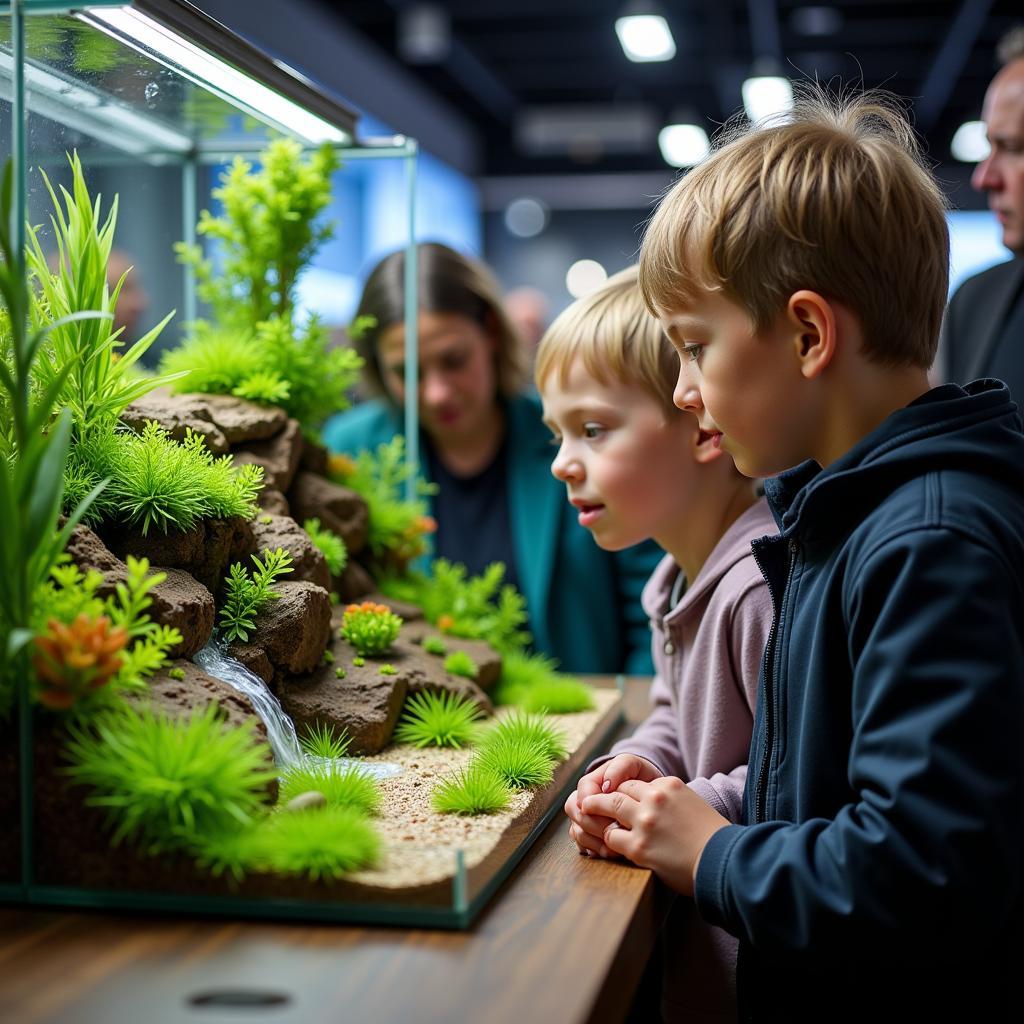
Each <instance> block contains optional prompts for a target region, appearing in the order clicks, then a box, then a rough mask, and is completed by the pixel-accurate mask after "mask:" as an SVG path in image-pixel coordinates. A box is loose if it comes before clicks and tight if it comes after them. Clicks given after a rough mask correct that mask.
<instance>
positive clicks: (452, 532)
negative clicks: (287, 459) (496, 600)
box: [323, 243, 657, 673]
mask: <svg viewBox="0 0 1024 1024" xmlns="http://www.w3.org/2000/svg"><path fill="white" fill-rule="evenodd" d="M404 275H405V253H404V250H402V251H399V252H395V253H392V254H391V255H390V256H387V257H386V258H385V259H384V260H382V261H381V262H380V263H379V264H378V265H377V266H376V267H375V268H374V270H373V271H372V273H371V274H370V276H369V278H368V279H367V282H366V286H365V288H364V290H363V295H362V298H361V300H360V303H359V309H358V312H357V316H372V317H373V318H374V319H375V320H376V324H377V326H376V327H375V328H374V329H373V330H371V331H367V332H366V333H364V334H363V335H362V337H361V338H360V340H359V342H358V344H357V347H358V348H359V350H360V352H361V354H362V355H363V357H364V358H365V360H366V366H365V369H364V376H365V384H366V386H367V388H368V390H370V391H371V392H372V393H373V394H375V395H377V396H379V397H377V398H375V399H372V400H370V401H367V402H364V403H363V404H361V405H359V406H357V407H356V408H355V409H352V410H349V411H348V412H345V413H342V414H340V415H338V416H336V417H334V418H333V419H331V420H330V421H329V422H328V424H327V426H326V428H325V429H324V435H323V436H324V441H325V443H326V444H327V446H328V447H329V448H331V449H332V450H333V451H337V452H345V453H348V454H355V453H358V452H360V451H362V450H366V449H372V448H375V447H376V446H377V445H378V444H381V443H382V442H385V441H388V440H390V439H391V438H392V437H393V436H394V435H395V434H397V433H399V432H400V431H401V429H402V420H401V406H402V401H403V397H404V389H405V384H404V381H405V324H404V318H405V296H404ZM418 284H419V310H420V312H419V316H418V322H417V330H418V345H419V416H420V420H419V423H420V451H421V459H420V463H421V466H422V469H423V475H424V476H425V477H426V478H427V479H428V480H430V481H432V482H433V483H436V484H437V485H438V493H437V494H436V495H435V496H434V498H433V509H432V514H433V516H434V518H435V519H436V520H437V524H438V530H437V533H436V535H435V536H434V554H435V555H436V556H441V557H444V558H447V559H449V560H451V561H455V562H461V563H463V564H465V565H466V566H467V568H468V569H469V570H470V571H471V572H474V573H478V572H480V571H482V570H483V569H484V568H485V567H486V566H487V565H488V564H489V563H490V562H495V561H500V562H504V563H505V566H506V579H508V580H509V581H510V582H512V583H514V584H515V585H516V586H517V587H518V588H519V590H520V591H522V593H523V595H524V596H525V598H526V605H527V611H528V613H529V629H530V632H531V633H532V634H533V642H534V647H535V649H536V650H538V651H541V652H543V653H544V654H548V655H550V656H552V657H555V658H557V659H558V661H559V664H560V667H561V668H562V669H563V670H564V671H568V672H621V671H627V672H635V673H649V672H650V671H651V662H650V654H649V650H648V648H649V646H650V636H649V632H648V629H647V624H646V622H644V621H643V620H642V618H641V616H640V615H638V614H637V612H636V609H637V608H639V597H640V591H641V589H642V587H643V583H644V580H645V579H646V577H647V576H648V575H650V573H651V571H652V570H653V568H654V565H655V564H656V562H657V550H656V549H655V548H653V547H649V546H646V545H644V546H641V547H636V548H631V549H629V550H627V551H624V552H620V553H618V554H614V555H613V554H609V553H608V552H604V551H601V550H600V549H598V548H596V547H595V546H594V544H593V542H592V541H591V539H590V536H589V534H588V533H587V531H586V530H584V529H582V528H581V527H580V526H579V525H578V523H577V521H576V519H577V510H575V509H573V508H571V507H570V506H569V505H568V504H567V503H566V501H565V494H564V488H563V486H562V484H560V483H558V482H557V481H556V480H555V479H554V478H553V477H552V476H551V472H550V465H551V447H550V436H549V434H548V430H547V428H546V427H545V426H544V425H543V423H542V421H541V409H540V405H539V403H538V401H537V400H536V398H535V397H534V396H531V395H529V394H527V393H526V391H525V386H526V353H525V350H524V346H523V344H522V341H521V340H520V338H519V337H518V335H517V334H516V333H515V330H514V329H513V327H512V325H511V323H510V322H509V319H508V317H507V316H506V314H505V312H504V310H503V309H502V305H501V297H500V296H501V293H500V290H499V288H498V285H497V282H496V281H495V280H494V278H493V276H492V275H491V273H490V272H489V271H488V270H487V268H486V267H484V266H483V265H482V264H480V263H477V262H475V261H473V260H470V259H468V258H466V257H464V256H462V255H460V254H459V253H457V252H455V251H454V250H452V249H449V248H448V247H447V246H444V245H439V244H436V243H424V244H421V245H420V246H419V249H418Z"/></svg>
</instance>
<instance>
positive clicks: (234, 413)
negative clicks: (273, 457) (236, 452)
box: [203, 395, 288, 445]
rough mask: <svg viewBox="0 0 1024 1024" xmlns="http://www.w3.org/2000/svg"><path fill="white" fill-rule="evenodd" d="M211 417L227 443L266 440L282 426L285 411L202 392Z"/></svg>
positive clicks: (285, 414) (231, 396) (284, 420)
mask: <svg viewBox="0 0 1024 1024" xmlns="http://www.w3.org/2000/svg"><path fill="white" fill-rule="evenodd" d="M203 400H204V401H205V403H206V406H207V408H208V410H209V413H210V419H211V420H212V421H213V422H214V423H215V424H216V425H217V427H218V428H219V430H220V432H221V433H222V434H223V435H224V436H225V437H226V438H227V440H228V444H232V445H234V444H244V443H245V442H246V441H265V440H266V439H267V438H270V437H273V436H274V435H275V434H278V433H280V432H281V431H282V430H283V429H284V425H285V423H286V422H287V421H288V414H287V413H286V412H285V411H284V409H279V408H278V407H277V406H276V405H259V404H258V403H256V402H250V401H249V400H248V399H245V398H235V397H234V396H233V395H204V396H203Z"/></svg>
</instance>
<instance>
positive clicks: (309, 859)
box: [258, 806, 381, 881]
mask: <svg viewBox="0 0 1024 1024" xmlns="http://www.w3.org/2000/svg"><path fill="white" fill-rule="evenodd" d="M259 832H260V839H259V854H258V860H259V862H260V864H261V866H265V867H266V869H267V870H270V871H277V872H280V873H281V874H285V875H302V876H304V877H306V878H309V879H311V880H312V881H316V880H317V879H318V878H323V879H336V878H341V877H342V876H343V875H346V874H348V873H349V872H351V871H358V870H359V869H360V868H365V867H371V866H372V865H373V864H375V863H376V862H377V860H378V859H379V857H380V846H381V844H380V837H379V836H378V835H377V832H376V830H375V829H374V827H373V826H372V825H371V824H370V822H369V821H368V820H367V818H366V816H365V815H363V814H362V813H360V812H359V811H357V810H354V809H353V808H351V807H330V806H328V807H320V808H316V809H313V810H308V811H300V812H287V811H284V812H279V813H277V814H273V815H271V816H270V817H269V818H268V819H267V820H266V822H265V823H263V825H262V827H261V828H260V830H259Z"/></svg>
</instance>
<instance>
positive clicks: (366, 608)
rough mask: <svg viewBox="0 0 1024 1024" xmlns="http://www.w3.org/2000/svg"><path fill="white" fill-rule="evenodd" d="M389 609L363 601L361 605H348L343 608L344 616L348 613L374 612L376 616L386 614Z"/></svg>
mask: <svg viewBox="0 0 1024 1024" xmlns="http://www.w3.org/2000/svg"><path fill="white" fill-rule="evenodd" d="M389 611H391V609H390V608H389V607H388V606H387V605H386V604H375V603H374V602H373V601H363V602H362V604H350V605H346V606H345V614H346V615H348V614H349V613H350V612H376V613H377V614H378V615H384V614H387V612H389Z"/></svg>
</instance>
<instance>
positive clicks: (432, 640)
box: [422, 636, 448, 657]
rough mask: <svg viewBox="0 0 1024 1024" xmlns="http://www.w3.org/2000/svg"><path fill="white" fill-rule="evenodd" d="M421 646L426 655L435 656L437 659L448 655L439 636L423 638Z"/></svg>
mask: <svg viewBox="0 0 1024 1024" xmlns="http://www.w3.org/2000/svg"><path fill="white" fill-rule="evenodd" d="M422 646H423V650H425V651H426V652H427V654H436V655H437V656H438V657H443V656H444V655H445V654H447V653H448V648H447V647H445V645H444V641H443V640H442V639H441V638H440V637H439V636H425V637H424V638H423V645H422Z"/></svg>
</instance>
